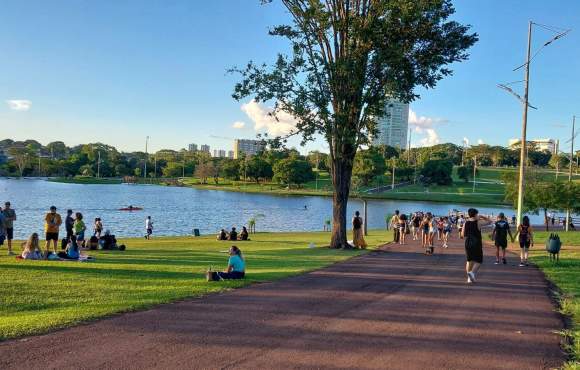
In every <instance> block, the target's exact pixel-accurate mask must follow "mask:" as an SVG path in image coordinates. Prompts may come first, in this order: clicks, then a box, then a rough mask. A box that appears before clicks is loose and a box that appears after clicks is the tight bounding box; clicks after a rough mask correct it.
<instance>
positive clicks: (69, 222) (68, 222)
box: [62, 209, 75, 249]
mask: <svg viewBox="0 0 580 370" xmlns="http://www.w3.org/2000/svg"><path fill="white" fill-rule="evenodd" d="M72 215H73V211H72V209H69V210H67V211H66V217H65V219H64V229H65V230H66V242H67V243H68V242H69V241H70V238H71V236H73V235H74V223H75V219H74V218H73V216H72ZM65 247H66V246H63V248H62V249H64V248H65Z"/></svg>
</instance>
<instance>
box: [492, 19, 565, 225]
mask: <svg viewBox="0 0 580 370" xmlns="http://www.w3.org/2000/svg"><path fill="white" fill-rule="evenodd" d="M534 25H536V26H539V27H542V28H544V29H547V30H549V31H552V32H554V33H556V36H554V37H552V38H551V39H550V40H549V41H547V42H545V43H544V45H543V46H542V47H541V48H540V49H539V50H538V51H537V52H536V53H535V54H534V56H533V57H532V55H531V54H532V26H534ZM569 32H570V30H564V29H561V28H557V29H554V27H549V26H545V25H542V24H539V23H534V22H532V21H529V23H528V48H527V54H526V62H525V63H524V64H522V65H521V66H519V67H517V68H515V69H514V72H515V71H517V70H518V69H520V68H522V67H525V72H524V80H523V81H517V82H524V96H523V97H521V96H519V95H518V94H517V93H516V92H514V91H513V90H512V89H511V88H510V87H509V86H508V85H510V84H498V87H499V88H501V89H503V90H506V91H507V92H509V93H510V94H512V95H514V96H515V97H516V98H517V99H518V100H519V101H520V102H521V103H522V104H523V115H522V142H521V148H520V168H519V182H518V209H517V223H518V225H519V224H520V223H521V221H522V214H523V205H524V175H525V167H526V163H525V162H526V134H527V125H528V107H531V108H533V109H537V108H535V107H533V106H532V105H530V104H529V101H528V97H529V86H530V63H531V61H532V59H533V58H535V57H536V56H537V55H538V53H539V52H540V51H541V50H542V49H543V48H544V47H546V46H548V45H550V44H551V43H552V42H554V41H556V40H558V39H560V38H562V37H564V36H566V34H568V33H569Z"/></svg>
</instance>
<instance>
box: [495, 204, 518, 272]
mask: <svg viewBox="0 0 580 370" xmlns="http://www.w3.org/2000/svg"><path fill="white" fill-rule="evenodd" d="M508 234H509V236H510V239H511V240H512V242H513V241H514V237H513V235H512V232H511V230H510V224H509V222H508V221H507V219H506V217H505V215H504V213H503V212H500V213H499V214H498V215H497V221H496V222H495V224H494V228H493V232H492V233H491V239H492V240H493V242H494V244H495V248H496V250H495V264H496V265H499V263H500V262H499V254H500V253H499V252H500V249H501V251H502V258H501V261H502V263H503V264H504V265H505V264H507V260H506V258H505V250H506V248H507V245H508V240H507V236H508Z"/></svg>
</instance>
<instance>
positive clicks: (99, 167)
mask: <svg viewBox="0 0 580 370" xmlns="http://www.w3.org/2000/svg"><path fill="white" fill-rule="evenodd" d="M97 153H99V158H98V159H97V178H100V177H101V151H100V150H99V151H98V152H97Z"/></svg>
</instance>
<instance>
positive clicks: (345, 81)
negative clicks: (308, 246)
mask: <svg viewBox="0 0 580 370" xmlns="http://www.w3.org/2000/svg"><path fill="white" fill-rule="evenodd" d="M271 1H272V0H262V2H264V3H269V2H271ZM281 2H282V4H283V5H284V6H285V8H286V9H287V10H288V12H289V13H290V15H291V17H292V22H291V24H289V25H280V26H276V27H274V28H273V29H271V30H270V34H271V35H274V36H281V37H283V38H286V39H287V40H288V41H289V42H290V46H291V48H290V50H291V53H290V55H282V54H279V55H278V57H277V59H276V62H275V63H274V64H273V65H272V66H271V68H270V67H268V66H266V65H262V64H254V63H252V62H250V63H248V65H247V66H246V67H245V68H244V69H241V70H240V69H237V70H236V71H238V72H240V73H241V75H242V79H241V81H240V82H239V83H238V84H236V86H235V90H234V94H233V97H234V98H235V99H238V100H241V99H245V98H247V97H252V98H254V99H255V100H256V101H258V102H272V103H273V104H274V109H273V112H272V115H274V116H276V115H277V114H278V113H284V114H290V115H291V116H293V117H294V118H295V119H296V130H294V131H293V132H292V133H291V134H290V135H293V134H300V135H301V136H302V139H303V141H308V140H312V139H313V138H314V137H315V136H317V135H321V136H322V137H324V139H325V140H326V141H327V143H328V146H329V152H330V153H329V154H330V161H329V162H330V173H331V178H332V184H333V188H334V194H333V228H332V240H331V247H333V248H341V247H344V248H348V244H347V242H346V239H347V233H346V232H347V228H346V210H347V202H348V197H349V193H350V185H351V177H352V168H353V161H354V157H355V154H356V152H357V150H358V148H359V147H360V146H361V145H363V144H366V143H368V140H369V136H370V135H372V134H376V119H377V117H380V116H382V115H384V113H385V102H386V99H387V97H393V98H397V99H400V100H402V101H405V102H410V101H412V100H414V99H416V98H417V97H418V95H417V94H416V92H415V87H416V86H423V87H425V88H433V87H435V85H436V84H437V82H438V81H439V80H441V79H442V78H443V77H445V76H448V75H450V74H451V73H452V71H451V70H450V69H449V67H448V65H449V64H451V63H453V62H456V61H462V60H465V59H467V57H468V54H467V53H466V50H467V49H468V48H469V47H470V46H472V45H473V44H474V43H475V42H476V41H477V35H476V34H469V26H465V25H461V24H459V23H457V22H455V21H449V20H448V18H449V17H450V16H451V15H452V14H453V13H454V8H453V6H452V4H451V1H450V0H413V1H409V0H308V1H305V0H281ZM277 139H278V140H275V142H283V141H284V139H285V137H283V138H277Z"/></svg>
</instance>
